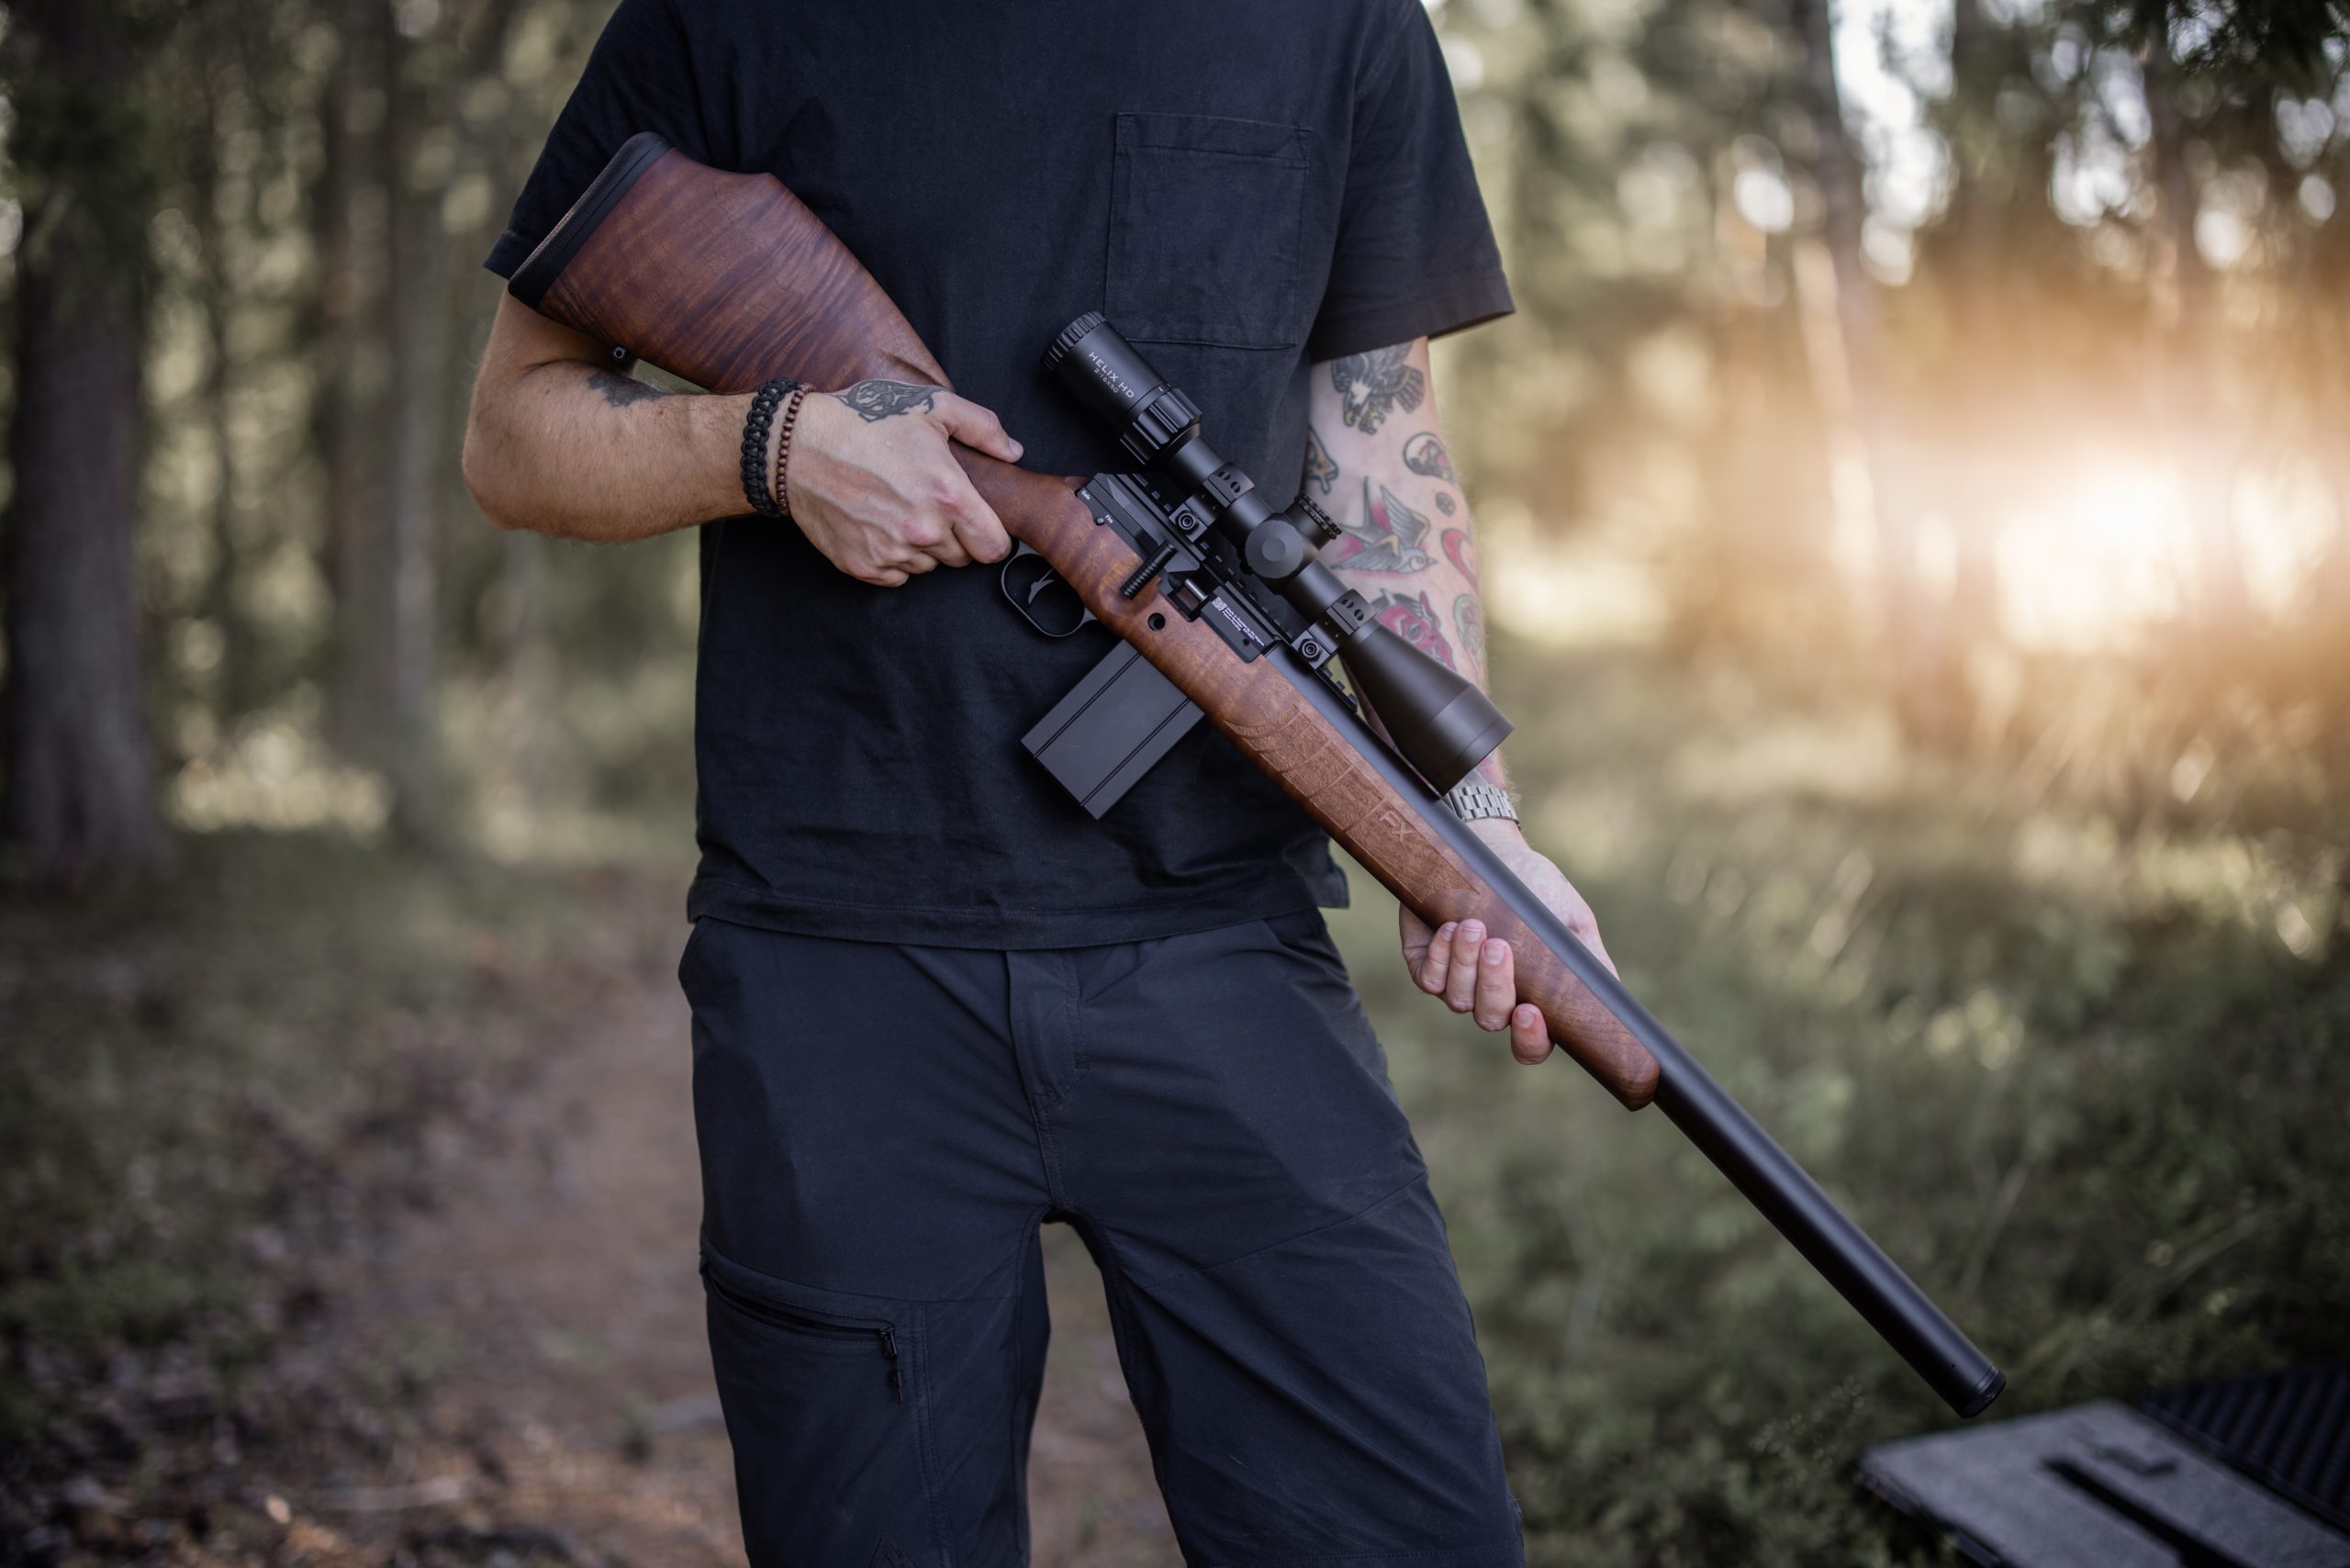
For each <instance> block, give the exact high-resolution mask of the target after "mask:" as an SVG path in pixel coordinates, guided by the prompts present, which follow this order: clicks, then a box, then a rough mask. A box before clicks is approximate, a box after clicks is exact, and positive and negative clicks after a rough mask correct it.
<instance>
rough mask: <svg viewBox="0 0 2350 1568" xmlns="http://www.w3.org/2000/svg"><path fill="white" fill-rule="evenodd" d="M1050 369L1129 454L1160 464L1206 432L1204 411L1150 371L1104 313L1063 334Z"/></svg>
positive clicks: (1048, 361)
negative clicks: (1202, 417)
mask: <svg viewBox="0 0 2350 1568" xmlns="http://www.w3.org/2000/svg"><path fill="white" fill-rule="evenodd" d="M1045 368H1046V369H1047V370H1050V371H1052V372H1053V373H1054V374H1056V375H1058V376H1059V377H1060V378H1061V381H1062V384H1063V385H1065V386H1068V387H1069V390H1070V391H1072V392H1075V393H1076V394H1077V396H1078V400H1079V401H1080V402H1082V403H1083V404H1084V405H1085V406H1086V408H1087V409H1090V410H1091V412H1092V413H1093V414H1094V416H1095V417H1096V418H1098V419H1100V420H1102V422H1103V423H1104V424H1106V425H1108V426H1109V427H1110V429H1111V430H1112V431H1114V432H1115V433H1116V435H1117V438H1118V444H1119V445H1120V446H1122V447H1124V448H1125V452H1126V455H1127V456H1129V457H1131V458H1133V459H1134V460H1135V461H1136V462H1137V463H1140V464H1144V465H1155V464H1157V463H1159V462H1160V461H1162V460H1163V459H1165V458H1166V457H1167V455H1168V454H1169V453H1171V452H1173V451H1174V450H1175V449H1176V448H1178V447H1180V446H1181V445H1182V444H1183V443H1184V442H1188V441H1190V440H1191V439H1192V437H1193V436H1195V435H1197V434H1199V432H1200V410H1199V409H1198V407H1197V406H1196V405H1195V404H1193V403H1192V400H1191V399H1190V398H1186V397H1184V396H1183V394H1182V393H1181V391H1180V390H1178V389H1177V388H1176V386H1174V385H1173V384H1172V383H1170V382H1169V381H1168V379H1167V378H1166V377H1165V376H1163V375H1159V374H1158V372H1157V371H1155V370H1153V369H1152V368H1151V367H1150V362H1149V361H1147V360H1146V359H1144V358H1143V357H1142V355H1140V354H1139V353H1136V352H1135V347H1134V345H1133V344H1132V343H1130V342H1126V340H1125V338H1123V337H1121V336H1119V334H1118V330H1117V329H1116V328H1115V327H1113V326H1112V325H1110V323H1109V321H1108V320H1107V319H1105V318H1104V317H1103V316H1102V312H1100V311H1099V310H1088V311H1087V312H1086V313H1085V314H1084V315H1082V316H1080V317H1079V318H1078V319H1076V320H1074V321H1071V322H1070V323H1069V325H1068V326H1066V327H1063V328H1062V329H1061V330H1060V333H1059V335H1058V336H1057V337H1055V338H1054V339H1053V343H1052V347H1050V348H1048V349H1046V351H1045Z"/></svg>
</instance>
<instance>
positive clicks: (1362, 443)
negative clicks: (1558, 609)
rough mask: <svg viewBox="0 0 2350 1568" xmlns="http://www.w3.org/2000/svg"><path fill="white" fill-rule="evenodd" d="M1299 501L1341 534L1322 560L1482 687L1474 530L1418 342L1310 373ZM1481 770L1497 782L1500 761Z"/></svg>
mask: <svg viewBox="0 0 2350 1568" xmlns="http://www.w3.org/2000/svg"><path fill="white" fill-rule="evenodd" d="M1312 409H1313V412H1312V423H1311V426H1310V428H1309V429H1308V431H1307V433H1306V458H1305V474H1304V491H1305V494H1306V495H1307V496H1308V497H1310V498H1313V499H1314V500H1315V502H1317V503H1318V504H1319V505H1320V506H1321V507H1322V509H1323V510H1325V511H1326V512H1328V513H1329V514H1330V516H1331V518H1332V519H1333V520H1335V521H1337V525H1338V527H1339V529H1340V530H1341V531H1342V532H1340V534H1339V536H1338V538H1337V540H1336V541H1334V542H1333V543H1330V544H1328V545H1326V547H1324V549H1323V551H1322V559H1323V560H1324V561H1325V562H1326V563H1328V564H1329V565H1330V566H1331V567H1332V568H1333V569H1334V570H1335V571H1336V572H1337V574H1338V576H1339V577H1340V578H1341V579H1342V580H1344V581H1345V582H1346V584H1347V586H1348V587H1349V588H1355V589H1357V590H1358V591H1360V593H1361V594H1362V596H1363V598H1364V599H1368V600H1370V602H1371V609H1372V610H1374V611H1375V612H1376V613H1377V614H1378V616H1379V619H1380V620H1381V621H1382V622H1384V623H1385V624H1386V625H1387V626H1389V627H1390V628H1392V629H1393V631H1395V632H1396V633H1398V634H1400V635H1401V636H1402V637H1403V638H1404V641H1405V642H1407V643H1410V644H1412V645H1413V646H1414V647H1416V648H1418V649H1419V650H1421V651H1422V652H1423V653H1426V654H1427V655H1429V656H1430V657H1432V658H1436V659H1438V660H1440V661H1442V662H1443V663H1444V664H1446V665H1448V666H1450V667H1452V668H1453V669H1456V670H1458V671H1459V672H1460V674H1462V675H1464V676H1466V677H1468V678H1470V679H1471V680H1473V681H1475V682H1476V683H1477V684H1478V685H1480V686H1483V685H1484V684H1485V679H1486V669H1485V611H1484V604H1483V600H1482V599H1480V598H1479V595H1478V589H1477V548H1476V535H1475V532H1474V530H1473V528H1472V523H1471V521H1470V517H1469V508H1468V505H1467V503H1466V502H1465V501H1464V500H1463V499H1462V498H1461V494H1460V479H1459V476H1457V475H1456V474H1455V473H1454V471H1453V467H1452V458H1451V454H1449V452H1448V451H1447V450H1446V449H1445V444H1444V436H1443V432H1442V431H1441V430H1440V429H1439V428H1438V422H1437V417H1436V403H1435V399H1434V398H1433V397H1432V395H1431V393H1430V389H1429V385H1428V376H1427V343H1426V342H1416V343H1411V344H1399V345H1397V346H1396V347H1393V348H1389V349H1379V350H1374V351H1372V352H1371V353H1361V354H1350V355H1348V356H1347V357H1346V358H1344V359H1339V360H1334V361H1331V362H1330V363H1329V364H1321V365H1316V366H1315V386H1314V396H1313V404H1312ZM1480 771H1481V772H1482V773H1483V776H1484V777H1485V778H1487V779H1488V780H1490V781H1491V782H1494V783H1496V784H1498V783H1501V782H1503V773H1502V766H1501V757H1500V754H1499V753H1496V754H1494V756H1491V757H1488V758H1487V759H1486V760H1485V762H1484V764H1483V767H1481V769H1480Z"/></svg>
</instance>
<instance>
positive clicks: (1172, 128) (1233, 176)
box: [1102, 114, 1312, 349]
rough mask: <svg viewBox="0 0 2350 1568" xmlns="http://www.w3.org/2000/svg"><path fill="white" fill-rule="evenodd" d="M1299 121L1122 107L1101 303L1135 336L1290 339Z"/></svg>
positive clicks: (1299, 227) (1267, 343)
mask: <svg viewBox="0 0 2350 1568" xmlns="http://www.w3.org/2000/svg"><path fill="white" fill-rule="evenodd" d="M1311 136H1312V133H1311V132H1309V131H1307V130H1305V129H1304V128H1303V127H1299V126H1292V125H1270V124H1267V123H1265V122H1263V121H1260V120H1246V119H1221V118H1215V117H1214V116H1210V115H1158V114H1122V115H1120V116H1119V117H1118V121H1117V151H1116V160H1117V162H1116V164H1115V166H1114V167H1113V170H1112V173H1111V179H1110V255H1109V271H1108V275H1107V277H1106V278H1105V279H1104V286H1103V290H1102V293H1103V297H1104V301H1105V303H1104V305H1103V309H1104V311H1105V312H1106V313H1107V315H1108V316H1109V318H1110V320H1111V323H1112V324H1113V325H1114V326H1115V327H1116V328H1117V329H1118V330H1120V331H1121V332H1124V333H1125V335H1126V336H1127V337H1128V338H1131V339H1133V340H1135V341H1136V342H1162V343H1203V344H1207V345H1210V346H1214V347H1218V348H1240V349H1281V348H1293V347H1295V346H1296V345H1297V344H1298V343H1299V342H1301V341H1303V338H1304V323H1303V322H1301V321H1300V320H1299V319H1298V315H1299V312H1298V299H1297V292H1298V281H1297V280H1298V267H1299V261H1300V257H1299V254H1298V252H1299V250H1300V247H1301V245H1302V243H1303V241H1304V223H1305V203H1306V197H1307V183H1306V182H1307V173H1308V171H1307V163H1308V161H1309V160H1308V152H1307V148H1308V146H1309V144H1310V140H1311Z"/></svg>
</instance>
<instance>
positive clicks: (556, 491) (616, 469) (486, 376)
mask: <svg viewBox="0 0 2350 1568" xmlns="http://www.w3.org/2000/svg"><path fill="white" fill-rule="evenodd" d="M501 308H502V309H503V310H506V311H520V312H522V313H523V315H525V316H528V317H529V319H528V320H527V321H520V320H512V319H504V318H501V320H500V322H499V324H498V330H494V331H493V333H492V336H491V341H490V346H489V350H488V353H487V356H486V357H485V359H484V362H483V364H482V372H481V375H480V378H479V379H478V381H477V382H476V386H475V392H474V405H473V412H472V416H471V418H470V419H468V420H467V421H466V426H465V457H464V472H465V482H466V483H467V485H469V486H470V487H472V489H473V492H474V496H475V498H476V499H477V500H478V501H480V503H481V507H482V510H484V511H485V512H487V513H488V515H489V517H490V519H491V521H495V522H496V523H498V525H499V526H500V527H502V528H515V529H527V530H530V531H532V532H539V533H552V534H557V535H560V536H562V537H565V538H569V539H587V540H596V541H600V542H606V543H617V542H620V541H623V540H631V539H644V538H649V537H651V536H653V535H654V534H657V533H666V532H670V531H671V530H674V529H678V528H689V527H691V526H693V525H694V524H696V523H701V522H709V521H712V520H713V519H717V518H723V517H733V516H736V515H738V514H740V513H741V512H743V511H744V510H747V507H746V504H745V502H744V496H743V486H742V467H741V449H742V439H743V421H744V416H745V415H746V414H747V413H748V411H749V409H750V404H751V399H750V398H748V397H747V396H735V397H721V396H716V395H709V394H700V393H691V394H688V393H677V394H672V393H666V392H664V391H662V390H661V389H660V388H658V387H656V386H651V385H648V384H647V383H645V382H642V381H639V380H636V379H635V378H634V377H632V376H630V375H625V374H622V373H621V371H619V370H617V369H614V368H611V367H609V366H607V365H605V364H599V363H598V362H597V361H595V360H593V359H590V358H588V357H584V355H583V354H582V353H581V349H582V348H583V347H584V348H585V349H586V351H587V353H593V352H594V350H593V345H590V344H588V343H587V340H586V339H584V338H577V337H576V334H573V333H570V332H567V331H566V330H565V329H562V328H559V327H555V326H554V324H553V323H543V322H542V321H541V320H540V319H539V318H537V317H535V316H530V313H529V312H527V311H524V310H523V308H522V307H521V306H520V305H518V304H516V303H515V302H514V301H512V300H510V299H508V300H504V301H502V302H501ZM554 334H561V336H560V337H558V336H555V335H554ZM574 339H576V342H572V341H569V340H574ZM772 453H773V438H772V432H770V442H769V458H770V460H771V458H772Z"/></svg>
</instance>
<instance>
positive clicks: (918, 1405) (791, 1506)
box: [701, 1250, 946, 1568]
mask: <svg viewBox="0 0 2350 1568" xmlns="http://www.w3.org/2000/svg"><path fill="white" fill-rule="evenodd" d="M701 1271H702V1281H703V1284H704V1286H705V1287H706V1294H707V1296H708V1301H709V1316H710V1350H711V1365H712V1368H713V1370H714V1371H715V1372H716V1373H717V1378H718V1393H719V1400H720V1403H721V1404H722V1406H723V1407H724V1409H725V1413H726V1430H727V1436H728V1438H729V1439H731V1440H732V1442H733V1448H734V1480H735V1489H736V1492H737V1493H738V1495H739V1496H740V1500H741V1505H742V1512H743V1538H744V1547H745V1548H746V1549H747V1551H749V1554H750V1560H751V1562H752V1565H753V1568H800V1565H801V1564H809V1565H819V1564H821V1565H824V1568H830V1565H832V1564H835V1563H842V1562H849V1563H855V1564H856V1565H858V1568H863V1565H864V1564H866V1563H867V1562H877V1563H890V1562H895V1561H900V1560H902V1561H905V1562H911V1563H921V1564H923V1565H925V1568H928V1565H932V1564H939V1563H943V1562H945V1561H946V1554H945V1553H944V1552H943V1551H937V1550H935V1548H936V1546H937V1542H938V1541H939V1539H940V1533H941V1532H940V1529H939V1521H938V1518H937V1497H936V1486H935V1484H934V1467H933V1466H932V1464H931V1463H930V1457H929V1444H928V1433H927V1424H926V1418H925V1417H926V1414H927V1412H926V1410H925V1407H924V1405H923V1387H922V1383H921V1379H920V1377H919V1375H918V1366H919V1360H920V1339H921V1322H920V1308H919V1307H917V1306H915V1305H911V1304H901V1303H877V1302H872V1301H870V1300H868V1299H867V1298H862V1297H847V1298H845V1297H842V1296H840V1295H838V1294H834V1293H832V1292H827V1291H815V1290H810V1289H807V1288H806V1287H803V1286H800V1285H795V1284H792V1283H790V1282H786V1281H782V1280H778V1279H775V1278H772V1277H771V1276H768V1275H766V1274H762V1273H759V1272H756V1271H753V1270H750V1269H745V1268H744V1267H743V1266H741V1265H740V1264H737V1263H734V1262H732V1261H731V1260H727V1259H724V1258H722V1257H719V1256H717V1255H715V1254H713V1253H711V1252H709V1251H707V1250H705V1251H704V1253H703V1256H702V1265H701Z"/></svg>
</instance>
